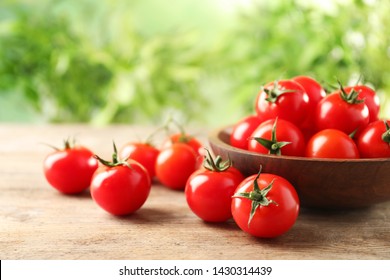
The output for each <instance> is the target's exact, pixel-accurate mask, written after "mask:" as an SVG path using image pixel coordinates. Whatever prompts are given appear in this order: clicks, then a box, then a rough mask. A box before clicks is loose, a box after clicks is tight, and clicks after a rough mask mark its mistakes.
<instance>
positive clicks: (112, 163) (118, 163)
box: [93, 141, 131, 168]
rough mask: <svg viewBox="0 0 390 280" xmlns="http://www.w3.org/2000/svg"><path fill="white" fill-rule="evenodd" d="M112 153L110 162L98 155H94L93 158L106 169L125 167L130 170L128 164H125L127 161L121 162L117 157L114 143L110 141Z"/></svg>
mask: <svg viewBox="0 0 390 280" xmlns="http://www.w3.org/2000/svg"><path fill="white" fill-rule="evenodd" d="M112 144H113V148H114V153H113V154H112V161H108V160H104V159H102V158H101V157H99V156H98V155H94V156H93V157H94V158H96V159H97V160H98V161H99V162H100V163H101V164H103V165H104V166H108V167H115V166H127V167H129V168H131V166H130V164H129V163H128V162H127V159H124V160H121V159H119V157H118V150H117V148H116V145H115V142H114V141H112Z"/></svg>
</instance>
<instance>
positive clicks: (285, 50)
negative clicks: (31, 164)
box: [0, 0, 390, 126]
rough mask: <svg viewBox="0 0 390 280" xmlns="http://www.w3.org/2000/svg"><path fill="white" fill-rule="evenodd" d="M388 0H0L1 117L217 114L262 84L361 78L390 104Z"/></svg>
mask: <svg viewBox="0 0 390 280" xmlns="http://www.w3.org/2000/svg"><path fill="white" fill-rule="evenodd" d="M389 15H390V1H388V0H382V1H381V0H364V1H363V0H328V1H323V0H311V1H310V0H306V1H305V0H300V1H299V0H273V1H268V0H263V1H261V0H259V1H249V0H214V1H208V0H168V1H164V0H133V1H130V0H99V1H96V0H1V1H0V121H2V122H29V123H45V122H88V123H92V124H96V125H105V124H109V123H129V124H130V123H137V124H158V123H161V120H162V119H164V118H166V117H167V116H168V115H173V116H174V117H176V118H180V119H183V120H185V121H186V122H191V123H198V124H206V125H207V126H216V125H222V124H223V125H224V124H229V123H232V122H234V121H236V120H237V119H238V118H240V117H242V116H244V115H246V114H249V113H252V112H253V102H254V98H255V96H256V93H257V91H258V90H259V88H260V86H261V85H263V84H264V83H266V82H269V81H272V80H274V79H281V78H291V77H293V76H295V75H299V74H305V75H311V76H313V77H314V78H316V79H317V80H319V81H321V82H324V85H326V86H331V85H334V84H336V79H340V80H341V81H342V82H343V83H344V84H351V83H356V81H357V80H358V79H359V78H360V79H361V81H362V82H364V83H368V84H370V85H371V86H373V87H374V88H375V89H376V90H377V91H378V93H379V94H380V98H381V102H382V108H381V115H382V117H389V116H390V114H389V112H390V105H389V103H390V101H389V100H390V63H389V62H390V28H389V27H390V16H389Z"/></svg>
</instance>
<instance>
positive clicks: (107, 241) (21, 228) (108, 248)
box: [0, 124, 390, 260]
mask: <svg viewBox="0 0 390 280" xmlns="http://www.w3.org/2000/svg"><path fill="white" fill-rule="evenodd" d="M152 130H153V128H147V127H138V126H124V125H121V126H119V125H118V126H109V127H100V128H99V127H91V126H85V125H55V126H54V125H53V126H49V125H42V126H37V125H35V126H29V125H11V124H2V125H0V174H1V180H0V207H1V208H0V221H1V224H0V259H41V260H42V259H44V260H46V259H92V260H95V259H127V260H131V259H145V260H156V259H184V260H190V259H217V260H221V259H222V260H224V259H390V203H383V204H380V205H376V206H374V207H372V208H369V209H361V210H355V211H318V210H312V209H302V210H301V212H300V215H299V217H298V220H297V222H296V224H295V225H294V227H293V228H292V229H291V230H290V231H289V232H288V233H286V234H285V235H283V236H281V237H279V238H276V239H272V240H263V239H256V238H254V237H251V236H249V235H247V234H246V233H244V232H242V231H241V230H240V229H239V228H238V227H237V226H236V225H235V224H234V222H233V221H232V220H231V221H229V222H226V223H223V224H208V223H204V222H202V221H201V220H200V219H198V218H197V217H196V216H195V215H194V214H193V213H192V212H191V211H190V210H189V208H188V206H187V204H186V201H185V197H184V194H183V192H181V191H173V190H170V189H167V188H165V187H164V186H161V185H159V184H157V183H156V184H154V185H153V187H152V191H151V194H150V197H149V198H148V200H147V202H146V203H145V204H144V206H143V207H142V208H141V209H140V210H139V211H138V212H136V213H135V214H133V215H130V216H128V217H124V218H118V217H113V216H111V215H109V214H107V213H106V212H104V211H103V210H101V209H100V208H98V207H97V205H96V204H95V203H94V202H93V201H92V200H91V198H90V195H89V193H88V192H86V193H84V194H82V195H79V196H65V195H61V194H59V193H58V192H57V191H55V190H54V189H53V188H51V187H50V186H49V185H48V183H47V182H46V181H45V178H44V177H43V172H42V162H43V159H44V157H45V156H46V154H47V153H48V152H49V151H50V148H48V147H47V146H45V145H42V144H41V143H42V142H45V143H50V144H53V145H61V143H62V140H63V139H64V138H67V137H68V136H74V135H75V136H76V137H77V138H78V140H79V142H80V143H81V144H84V145H86V146H88V147H90V148H91V149H92V150H94V152H95V153H97V154H100V155H102V156H103V157H106V158H109V157H110V156H111V150H112V145H111V143H112V140H115V142H116V143H117V145H118V146H120V145H122V144H124V143H125V142H126V141H130V140H134V139H139V138H141V139H142V138H145V137H146V136H147V135H148V134H149V133H150V132H151V131H152ZM189 132H191V133H195V134H196V135H197V136H199V137H200V139H202V141H204V143H205V144H207V142H206V137H207V133H208V131H207V130H204V129H195V128H194V129H193V130H189ZM389 187H390V185H389Z"/></svg>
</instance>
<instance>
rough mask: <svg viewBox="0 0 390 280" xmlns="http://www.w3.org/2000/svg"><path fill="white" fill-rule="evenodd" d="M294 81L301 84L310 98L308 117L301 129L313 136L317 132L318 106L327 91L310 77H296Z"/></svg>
mask: <svg viewBox="0 0 390 280" xmlns="http://www.w3.org/2000/svg"><path fill="white" fill-rule="evenodd" d="M293 80H294V81H296V82H297V83H299V84H300V85H301V86H302V87H303V88H304V90H305V91H306V93H307V95H308V96H309V107H308V111H307V117H306V119H305V121H304V122H303V124H302V126H301V129H302V132H303V133H304V134H307V135H312V134H314V132H315V122H314V114H315V111H316V108H317V104H318V103H319V102H320V101H321V100H322V98H324V97H325V96H326V93H325V90H324V89H323V88H322V86H321V85H320V84H319V83H318V82H317V81H316V80H315V79H313V78H311V77H308V76H296V77H294V78H293Z"/></svg>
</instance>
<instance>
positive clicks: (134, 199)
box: [91, 144, 151, 216]
mask: <svg viewBox="0 0 390 280" xmlns="http://www.w3.org/2000/svg"><path fill="white" fill-rule="evenodd" d="M95 157H96V159H98V160H99V162H100V166H99V168H98V169H97V170H96V171H95V173H94V175H93V177H92V181H91V196H92V198H93V200H94V201H95V202H96V203H97V205H98V206H100V207H101V208H102V209H103V210H105V211H107V212H108V213H110V214H112V215H116V216H122V215H128V214H131V213H133V212H135V211H137V210H138V209H140V208H141V207H142V205H143V204H144V203H145V201H146V200H147V198H148V196H149V193H150V189H151V179H150V177H149V174H148V172H147V170H146V169H145V167H143V166H142V165H141V164H140V163H138V162H136V161H135V160H132V159H129V160H122V159H119V158H118V153H117V149H116V146H115V144H114V153H113V155H112V161H106V160H104V159H102V158H100V157H99V156H97V155H95Z"/></svg>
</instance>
